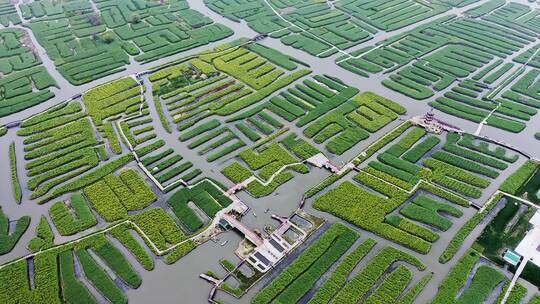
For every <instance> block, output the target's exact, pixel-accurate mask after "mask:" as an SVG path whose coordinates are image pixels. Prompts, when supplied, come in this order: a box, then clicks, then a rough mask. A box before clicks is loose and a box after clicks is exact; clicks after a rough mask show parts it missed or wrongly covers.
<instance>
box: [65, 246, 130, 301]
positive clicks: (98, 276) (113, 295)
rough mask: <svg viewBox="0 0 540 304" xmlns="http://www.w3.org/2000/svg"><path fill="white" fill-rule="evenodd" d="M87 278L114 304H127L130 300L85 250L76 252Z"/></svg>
mask: <svg viewBox="0 0 540 304" xmlns="http://www.w3.org/2000/svg"><path fill="white" fill-rule="evenodd" d="M76 253H77V257H78V258H79V262H80V263H81V266H82V269H83V271H84V275H85V277H86V278H87V279H88V280H89V281H90V282H91V283H92V285H94V287H96V288H97V289H98V290H99V291H100V293H101V294H103V295H104V296H105V297H106V298H107V299H108V300H109V301H111V302H112V303H127V301H128V299H127V297H126V295H124V293H123V292H122V290H121V289H120V288H119V287H118V286H117V285H116V284H115V283H114V281H113V280H112V279H111V277H110V276H109V275H108V274H107V272H106V271H105V270H103V269H102V268H101V267H100V266H99V265H98V263H97V262H96V261H95V260H94V258H93V257H92V256H91V255H90V253H89V252H88V251H87V250H85V249H79V250H77V251H76Z"/></svg>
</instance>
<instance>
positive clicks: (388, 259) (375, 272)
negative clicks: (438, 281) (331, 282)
mask: <svg viewBox="0 0 540 304" xmlns="http://www.w3.org/2000/svg"><path fill="white" fill-rule="evenodd" d="M398 261H401V262H404V264H405V263H406V264H405V265H407V264H408V265H407V266H409V265H410V266H414V267H415V268H417V269H418V270H424V269H425V267H426V266H425V265H424V264H422V262H421V261H420V260H418V259H417V258H416V257H414V256H412V255H410V254H407V253H404V252H402V251H400V250H398V249H396V248H394V247H384V248H383V249H382V250H380V251H379V252H378V253H377V255H376V256H375V257H374V258H372V259H371V261H370V262H369V263H368V264H367V265H366V266H365V267H364V268H363V269H362V270H361V271H360V272H358V273H357V274H356V275H355V276H354V277H353V278H351V279H350V280H349V282H348V283H347V284H346V285H345V286H344V287H343V288H342V289H341V290H340V291H339V292H338V293H337V295H336V297H335V298H334V302H336V303H357V302H358V301H360V299H362V298H363V297H365V296H366V294H367V293H368V292H369V291H370V290H371V289H372V288H373V287H376V285H377V283H378V282H380V279H381V278H382V277H383V275H384V274H385V273H386V272H387V270H388V269H389V268H390V267H391V266H392V265H393V264H394V263H396V262H398ZM405 265H401V266H399V267H398V268H396V269H391V273H390V274H389V275H388V276H386V277H385V278H384V280H383V281H382V283H380V284H379V286H377V287H376V289H375V291H374V292H373V293H372V294H371V296H370V297H372V296H373V298H371V300H368V301H370V302H371V303H389V302H394V301H396V300H397V298H398V297H399V296H400V294H401V293H402V292H403V291H404V290H405V288H406V287H407V285H408V284H409V282H410V281H411V278H412V277H411V276H412V272H411V270H409V268H408V267H407V266H405ZM368 299H369V297H368Z"/></svg>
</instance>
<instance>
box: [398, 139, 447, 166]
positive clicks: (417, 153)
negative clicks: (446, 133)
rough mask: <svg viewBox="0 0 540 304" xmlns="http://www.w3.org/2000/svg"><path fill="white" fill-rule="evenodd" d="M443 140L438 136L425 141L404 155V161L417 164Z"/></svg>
mask: <svg viewBox="0 0 540 304" xmlns="http://www.w3.org/2000/svg"><path fill="white" fill-rule="evenodd" d="M439 142H441V140H440V139H439V138H438V137H436V136H430V137H428V138H426V139H425V140H424V141H422V142H421V143H419V144H418V145H416V146H414V148H412V149H410V150H409V151H407V152H405V154H403V159H404V160H406V161H409V162H411V163H416V162H417V161H419V160H420V158H422V157H423V156H424V155H426V153H428V152H429V151H430V150H431V149H433V147H435V146H436V145H437V144H438V143H439Z"/></svg>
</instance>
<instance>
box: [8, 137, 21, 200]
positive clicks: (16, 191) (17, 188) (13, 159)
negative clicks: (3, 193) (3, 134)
mask: <svg viewBox="0 0 540 304" xmlns="http://www.w3.org/2000/svg"><path fill="white" fill-rule="evenodd" d="M9 161H10V165H11V184H12V185H13V195H15V201H17V203H19V204H20V203H21V200H22V189H21V183H20V182H19V175H18V173H17V155H16V153H15V142H12V143H11V144H10V145H9Z"/></svg>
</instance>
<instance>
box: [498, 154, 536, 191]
mask: <svg viewBox="0 0 540 304" xmlns="http://www.w3.org/2000/svg"><path fill="white" fill-rule="evenodd" d="M537 171H538V163H537V162H535V161H533V160H528V161H526V162H525V163H524V164H523V166H521V167H520V168H519V169H518V170H517V171H516V172H514V173H512V175H510V177H508V178H507V179H506V180H505V181H504V182H503V183H502V185H501V187H500V190H501V191H503V192H506V193H510V194H514V195H515V194H517V192H518V191H519V190H520V189H521V187H522V186H523V185H524V184H525V183H527V181H528V180H529V179H530V178H531V177H532V176H533V174H534V173H535V172H537Z"/></svg>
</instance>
